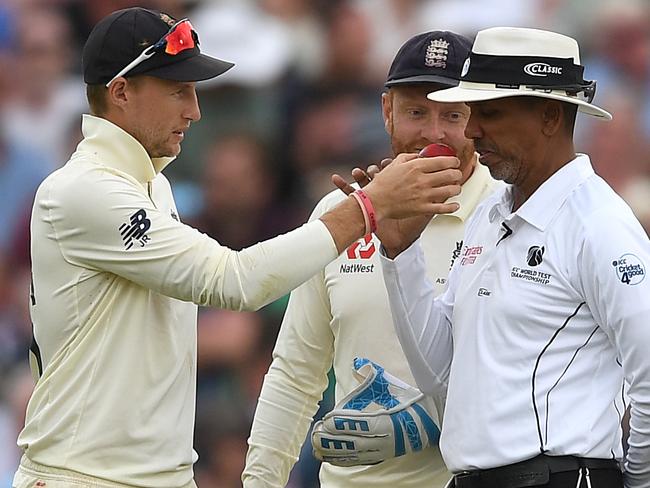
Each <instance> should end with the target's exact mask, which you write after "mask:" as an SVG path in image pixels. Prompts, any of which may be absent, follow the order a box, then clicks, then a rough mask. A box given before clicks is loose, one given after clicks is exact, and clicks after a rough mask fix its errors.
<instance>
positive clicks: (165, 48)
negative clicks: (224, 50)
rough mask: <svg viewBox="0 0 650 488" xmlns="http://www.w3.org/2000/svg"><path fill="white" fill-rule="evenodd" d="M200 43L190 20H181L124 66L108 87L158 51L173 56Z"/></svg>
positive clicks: (107, 84)
mask: <svg viewBox="0 0 650 488" xmlns="http://www.w3.org/2000/svg"><path fill="white" fill-rule="evenodd" d="M198 44H199V36H198V35H197V33H196V31H195V30H194V28H193V27H192V24H190V21H189V20H188V19H182V20H179V21H178V22H176V23H175V24H174V25H173V26H172V27H171V29H169V31H168V32H167V34H165V35H164V36H162V38H160V40H159V41H158V42H156V43H155V44H152V45H151V46H149V47H147V48H146V49H145V50H144V51H142V52H141V53H140V55H139V56H138V57H137V58H135V59H134V60H133V61H131V62H130V63H129V64H127V65H126V66H125V67H124V68H122V69H121V70H120V72H119V73H117V74H116V75H115V76H114V77H113V78H112V79H111V81H109V82H108V83H106V87H107V88H108V87H109V86H110V84H111V83H113V82H114V81H115V80H116V79H117V78H119V77H120V76H124V75H125V74H127V73H128V72H129V71H131V70H132V69H133V68H135V67H136V66H138V65H139V64H140V63H143V62H144V61H146V60H147V59H149V58H150V57H151V56H153V55H154V54H156V53H162V52H164V53H166V54H169V55H171V56H175V55H177V54H178V53H181V52H183V51H185V50H187V49H192V48H194V47H195V46H197V45H198Z"/></svg>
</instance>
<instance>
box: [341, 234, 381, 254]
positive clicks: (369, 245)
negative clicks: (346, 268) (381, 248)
mask: <svg viewBox="0 0 650 488" xmlns="http://www.w3.org/2000/svg"><path fill="white" fill-rule="evenodd" d="M375 250H376V248H375V243H374V242H372V236H371V235H370V234H367V235H366V236H365V237H364V238H363V239H359V240H358V241H356V242H355V243H353V244H352V245H351V246H350V247H348V250H347V255H348V259H370V258H371V257H372V255H373V254H375Z"/></svg>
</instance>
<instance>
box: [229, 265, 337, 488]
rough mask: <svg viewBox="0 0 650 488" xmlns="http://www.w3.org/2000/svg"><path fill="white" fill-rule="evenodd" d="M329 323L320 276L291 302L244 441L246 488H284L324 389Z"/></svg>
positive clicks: (331, 351) (330, 355)
mask: <svg viewBox="0 0 650 488" xmlns="http://www.w3.org/2000/svg"><path fill="white" fill-rule="evenodd" d="M330 318H331V312H330V307H329V304H328V302H327V296H326V293H325V290H324V284H323V276H322V273H318V274H317V275H316V276H314V277H313V278H312V279H311V280H309V281H308V282H307V283H304V284H303V285H301V286H300V287H298V288H296V289H295V290H294V291H293V292H292V293H291V297H290V298H289V304H288V307H287V310H286V313H285V316H284V320H283V322H282V326H281V329H280V333H279V335H278V340H277V343H276V346H275V350H274V351H273V362H272V364H271V366H270V368H269V371H268V373H267V374H266V376H265V378H264V384H263V386H262V391H261V393H260V397H259V400H258V404H257V410H256V411H255V418H254V420H253V426H252V429H251V435H250V438H249V439H248V444H249V449H248V454H247V456H246V467H245V468H244V472H243V474H242V481H243V484H244V487H245V488H257V487H284V486H285V485H286V483H287V480H288V478H289V473H290V472H291V469H292V468H293V465H294V464H295V463H296V461H297V460H298V456H299V453H300V448H301V446H302V444H303V442H304V441H305V437H306V435H307V432H308V431H309V426H310V425H311V422H312V419H313V416H314V414H315V413H316V411H317V410H318V402H319V401H320V399H321V397H322V393H323V391H324V390H325V388H326V387H327V382H328V380H327V372H328V370H329V369H330V367H331V366H332V358H333V354H334V336H333V333H332V330H331V329H330V326H329V319H330Z"/></svg>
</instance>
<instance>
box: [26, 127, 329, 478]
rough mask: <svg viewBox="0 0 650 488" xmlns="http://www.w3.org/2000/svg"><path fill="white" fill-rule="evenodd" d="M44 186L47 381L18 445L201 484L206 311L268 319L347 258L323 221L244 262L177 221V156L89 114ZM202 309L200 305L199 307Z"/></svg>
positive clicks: (53, 462) (102, 473)
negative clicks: (281, 302) (80, 135)
mask: <svg viewBox="0 0 650 488" xmlns="http://www.w3.org/2000/svg"><path fill="white" fill-rule="evenodd" d="M83 132H84V137H85V138H84V140H83V141H82V142H81V143H80V144H79V146H78V148H77V151H76V152H75V153H74V154H73V155H72V157H71V159H70V161H68V163H67V164H66V165H65V166H64V167H63V168H61V169H59V170H58V171H56V172H54V173H53V174H52V175H50V176H49V177H48V178H47V179H46V180H45V181H44V183H43V184H42V185H41V187H40V188H39V190H38V192H37V195H36V201H35V204H34V209H33V213H32V226H31V233H32V249H31V253H32V266H33V267H32V273H33V293H32V301H31V315H32V320H33V323H34V333H35V338H36V342H37V343H38V345H39V347H40V356H41V366H42V374H41V377H40V379H39V381H38V383H37V384H36V388H35V391H34V393H33V395H32V398H31V400H30V402H29V405H28V408H27V418H26V425H25V428H24V430H23V431H22V432H21V434H20V436H19V439H18V443H19V445H20V446H21V447H22V448H23V449H24V451H25V453H26V455H27V457H28V458H29V459H31V460H32V461H34V462H37V463H40V464H43V465H46V466H51V467H56V468H63V469H68V470H72V471H78V472H81V473H84V474H88V475H91V476H95V477H99V478H104V479H107V480H112V481H116V482H120V483H124V484H128V485H135V486H142V487H148V488H172V487H178V486H183V485H185V484H187V483H189V482H190V481H191V479H192V464H193V462H194V461H196V453H195V452H194V451H193V449H192V437H193V429H194V403H195V380H196V305H194V303H198V304H202V305H212V306H219V307H224V308H230V309H235V310H239V309H244V308H246V309H250V308H259V307H260V306H262V305H264V304H265V303H268V302H269V301H271V300H273V299H275V298H277V297H278V296H280V295H282V294H284V293H286V292H287V291H288V290H289V289H290V288H292V287H294V286H297V285H298V284H299V283H301V282H302V281H304V280H306V279H307V278H309V276H311V275H313V274H314V273H315V272H316V271H317V270H318V269H320V268H322V266H324V265H325V264H326V263H327V262H329V261H330V260H332V259H334V258H335V257H336V255H337V253H336V247H335V245H334V242H333V241H332V238H331V236H330V234H329V232H328V231H327V229H326V228H325V226H324V225H323V224H322V222H320V221H315V222H312V223H310V224H307V225H306V226H303V227H302V228H300V229H298V230H296V231H294V232H292V233H290V234H287V235H284V236H280V237H277V238H275V239H272V240H270V241H266V242H265V243H262V244H257V245H255V246H252V247H250V248H248V249H246V250H244V251H241V252H234V251H231V250H229V249H227V248H224V247H222V246H220V245H219V244H218V243H217V242H216V241H214V240H212V239H210V238H209V237H207V236H205V235H203V234H201V233H199V232H198V231H196V230H194V229H192V228H190V227H188V226H185V225H184V224H182V223H181V222H179V220H178V216H177V212H176V207H175V205H174V200H173V197H172V193H171V189H170V186H169V183H168V181H167V180H166V179H165V177H164V176H163V175H162V174H160V171H161V169H162V168H163V167H164V166H165V165H166V164H167V163H169V161H170V159H153V160H152V159H150V158H149V156H148V155H147V153H146V151H145V150H144V148H143V147H142V146H141V145H140V144H139V143H138V142H137V141H136V140H135V139H134V138H133V137H131V136H130V135H129V134H127V133H126V132H124V131H123V130H122V129H120V128H119V127H117V126H115V125H113V124H111V123H110V122H108V121H106V120H104V119H100V118H96V117H92V116H84V119H83ZM191 302H194V303H191Z"/></svg>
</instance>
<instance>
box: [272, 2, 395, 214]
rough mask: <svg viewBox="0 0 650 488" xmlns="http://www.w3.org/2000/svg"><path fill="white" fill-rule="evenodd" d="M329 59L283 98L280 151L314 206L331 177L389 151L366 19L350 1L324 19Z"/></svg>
mask: <svg viewBox="0 0 650 488" xmlns="http://www.w3.org/2000/svg"><path fill="white" fill-rule="evenodd" d="M325 22H326V23H325V26H326V27H325V29H326V30H325V32H326V37H325V39H326V48H325V52H326V56H325V63H324V66H323V69H322V71H321V73H320V75H319V76H318V77H317V78H315V79H313V80H310V81H305V80H296V79H294V80H289V83H288V84H287V86H286V87H285V90H284V94H283V98H284V100H285V107H286V119H285V123H286V128H287V129H286V131H285V133H286V137H287V140H286V141H285V143H284V144H282V143H281V144H280V146H281V147H286V148H287V149H288V154H287V156H286V157H287V159H288V160H289V161H291V163H292V167H293V169H294V171H295V172H296V174H295V178H296V180H297V182H298V187H299V188H300V191H301V192H302V197H303V198H304V200H305V201H306V202H308V203H309V204H310V205H313V203H315V202H316V201H317V200H318V199H319V198H320V197H321V196H322V195H323V194H324V193H326V192H328V191H329V190H330V186H329V178H328V176H329V175H330V174H331V173H333V172H342V173H344V174H347V173H349V171H350V170H351V169H352V167H351V166H350V162H353V165H363V164H364V162H369V161H377V160H379V159H381V158H382V157H384V155H385V154H387V152H388V151H389V150H390V147H389V146H388V143H387V141H386V137H385V132H384V127H383V125H382V124H381V110H380V107H379V106H378V104H377V95H378V94H379V93H380V91H381V83H380V82H378V80H377V78H376V76H375V74H374V73H373V70H372V69H371V66H372V65H371V57H370V56H369V53H370V48H371V33H370V24H369V21H368V19H367V18H366V17H365V16H364V15H363V12H362V11H361V10H360V9H359V8H358V7H356V6H355V5H353V4H351V3H349V2H339V3H337V4H334V5H332V6H331V8H330V9H329V11H328V14H327V17H326V20H325Z"/></svg>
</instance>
